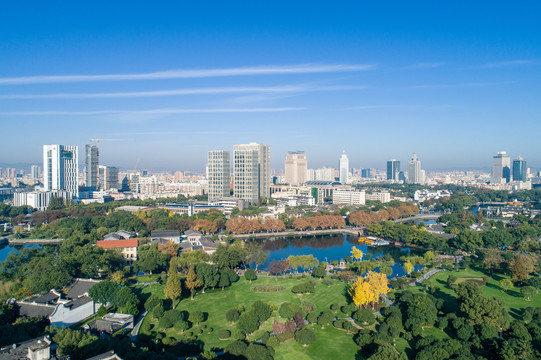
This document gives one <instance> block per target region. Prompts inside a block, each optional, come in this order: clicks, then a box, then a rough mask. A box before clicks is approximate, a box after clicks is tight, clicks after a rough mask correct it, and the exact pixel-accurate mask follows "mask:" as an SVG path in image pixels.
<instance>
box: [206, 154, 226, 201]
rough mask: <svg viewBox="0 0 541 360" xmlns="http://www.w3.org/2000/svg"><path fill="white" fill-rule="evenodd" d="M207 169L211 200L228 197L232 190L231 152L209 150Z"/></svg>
mask: <svg viewBox="0 0 541 360" xmlns="http://www.w3.org/2000/svg"><path fill="white" fill-rule="evenodd" d="M207 169H208V175H207V176H208V195H209V201H214V200H216V199H220V198H223V197H228V196H229V195H230V192H231V153H230V152H229V151H225V150H214V151H209V152H208V162H207Z"/></svg>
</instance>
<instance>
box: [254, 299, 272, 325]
mask: <svg viewBox="0 0 541 360" xmlns="http://www.w3.org/2000/svg"><path fill="white" fill-rule="evenodd" d="M250 311H253V312H254V314H255V315H256V316H257V320H258V321H259V322H260V323H262V322H265V321H266V320H267V319H268V318H270V317H271V315H272V306H270V305H269V304H265V303H264V302H263V301H261V300H256V301H255V302H254V303H253V304H252V306H251V307H250Z"/></svg>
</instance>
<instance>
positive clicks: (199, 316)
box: [190, 311, 207, 325]
mask: <svg viewBox="0 0 541 360" xmlns="http://www.w3.org/2000/svg"><path fill="white" fill-rule="evenodd" d="M206 315H207V314H206V313H204V312H202V311H193V312H192V313H191V314H190V320H191V321H192V322H194V323H195V324H196V325H199V323H202V322H204V321H205V320H206V318H207V316H206Z"/></svg>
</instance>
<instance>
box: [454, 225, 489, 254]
mask: <svg viewBox="0 0 541 360" xmlns="http://www.w3.org/2000/svg"><path fill="white" fill-rule="evenodd" d="M451 242H452V244H453V245H454V246H455V247H457V248H459V249H462V250H464V251H466V252H468V253H470V254H473V253H475V251H476V250H477V249H480V248H481V247H482V246H483V239H482V238H481V235H479V233H478V232H477V231H473V230H464V231H461V232H460V233H459V234H458V235H457V236H456V237H454V238H453V239H452V241H451Z"/></svg>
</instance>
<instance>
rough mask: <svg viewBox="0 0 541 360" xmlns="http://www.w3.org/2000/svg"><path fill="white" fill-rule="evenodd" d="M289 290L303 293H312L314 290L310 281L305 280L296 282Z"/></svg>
mask: <svg viewBox="0 0 541 360" xmlns="http://www.w3.org/2000/svg"><path fill="white" fill-rule="evenodd" d="M291 291H292V292H293V293H294V294H305V293H313V292H314V291H315V286H314V284H312V283H311V282H305V283H302V284H297V285H295V286H293V287H292V288H291Z"/></svg>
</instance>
